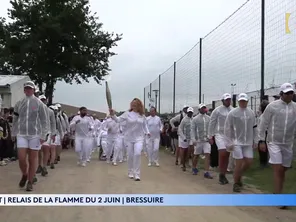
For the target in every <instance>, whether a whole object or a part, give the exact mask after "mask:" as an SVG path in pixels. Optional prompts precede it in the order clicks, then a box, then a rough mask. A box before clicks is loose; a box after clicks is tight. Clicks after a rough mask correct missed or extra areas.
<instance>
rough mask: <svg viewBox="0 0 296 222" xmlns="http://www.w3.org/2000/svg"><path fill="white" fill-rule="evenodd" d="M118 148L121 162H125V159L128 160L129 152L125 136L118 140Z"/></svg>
mask: <svg viewBox="0 0 296 222" xmlns="http://www.w3.org/2000/svg"><path fill="white" fill-rule="evenodd" d="M117 146H118V148H119V156H118V159H119V161H123V159H125V158H126V156H127V152H126V146H125V142H124V136H119V137H118V139H117Z"/></svg>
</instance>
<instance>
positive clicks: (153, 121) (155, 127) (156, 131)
mask: <svg viewBox="0 0 296 222" xmlns="http://www.w3.org/2000/svg"><path fill="white" fill-rule="evenodd" d="M146 120H147V126H148V129H149V132H150V134H151V135H150V138H152V139H154V138H160V133H161V131H162V123H161V120H160V118H159V117H158V116H154V117H153V116H148V117H147V118H146Z"/></svg>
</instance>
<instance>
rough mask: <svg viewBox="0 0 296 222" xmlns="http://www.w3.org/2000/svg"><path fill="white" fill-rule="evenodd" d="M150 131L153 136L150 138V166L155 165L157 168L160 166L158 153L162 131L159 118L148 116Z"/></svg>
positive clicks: (148, 150)
mask: <svg viewBox="0 0 296 222" xmlns="http://www.w3.org/2000/svg"><path fill="white" fill-rule="evenodd" d="M147 124H148V129H149V132H150V134H151V136H150V138H148V146H147V152H148V160H149V164H148V166H151V165H152V164H153V163H155V164H156V166H159V163H158V151H159V143H160V133H161V131H162V123H161V120H160V118H159V117H158V116H148V117H147Z"/></svg>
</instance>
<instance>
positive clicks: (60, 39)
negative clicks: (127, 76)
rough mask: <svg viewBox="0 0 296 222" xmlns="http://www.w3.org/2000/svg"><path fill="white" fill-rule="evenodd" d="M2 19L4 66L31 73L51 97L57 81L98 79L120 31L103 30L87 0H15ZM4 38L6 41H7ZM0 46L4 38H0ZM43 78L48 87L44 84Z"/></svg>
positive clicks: (107, 69) (106, 65) (106, 72)
mask: <svg viewBox="0 0 296 222" xmlns="http://www.w3.org/2000/svg"><path fill="white" fill-rule="evenodd" d="M10 3H11V9H8V16H9V18H10V20H11V22H5V21H3V20H2V21H1V26H0V29H2V30H4V31H3V33H4V34H1V30H0V37H2V36H3V38H2V41H3V43H2V44H3V45H4V48H3V49H2V50H1V49H0V53H2V54H5V56H4V59H3V60H5V61H2V62H1V60H0V66H2V67H1V69H4V70H9V72H10V73H11V74H17V75H20V74H22V75H24V74H25V75H29V77H30V78H31V79H32V80H33V81H35V83H36V84H37V85H38V86H39V89H40V90H41V91H43V92H45V95H46V96H47V97H48V98H49V102H50V103H51V102H52V96H53V92H54V86H55V84H56V82H57V81H61V80H63V81H65V82H66V83H69V84H72V83H73V82H76V83H78V84H81V83H82V82H89V79H90V78H93V79H94V80H95V81H96V82H97V83H100V82H101V81H102V80H103V79H104V77H105V76H106V75H108V72H109V71H110V69H109V58H110V57H111V56H114V55H115V53H114V52H112V51H111V48H113V47H114V46H117V42H118V41H120V40H121V38H122V35H118V34H114V33H109V32H106V31H104V30H102V25H103V24H102V23H100V22H99V19H98V17H97V15H96V13H92V12H91V10H90V5H89V1H87V0H71V1H70V0H12V1H10ZM4 40H5V41H4ZM0 46H1V42H0ZM43 84H45V86H46V87H45V90H44V89H43V88H42V86H43Z"/></svg>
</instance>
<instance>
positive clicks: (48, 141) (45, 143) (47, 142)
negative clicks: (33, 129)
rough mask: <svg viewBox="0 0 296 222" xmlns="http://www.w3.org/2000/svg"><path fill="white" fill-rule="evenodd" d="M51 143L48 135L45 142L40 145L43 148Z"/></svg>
mask: <svg viewBox="0 0 296 222" xmlns="http://www.w3.org/2000/svg"><path fill="white" fill-rule="evenodd" d="M51 143H52V141H51V135H48V136H47V140H46V141H45V142H44V143H42V146H43V145H44V146H50V144H51Z"/></svg>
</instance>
